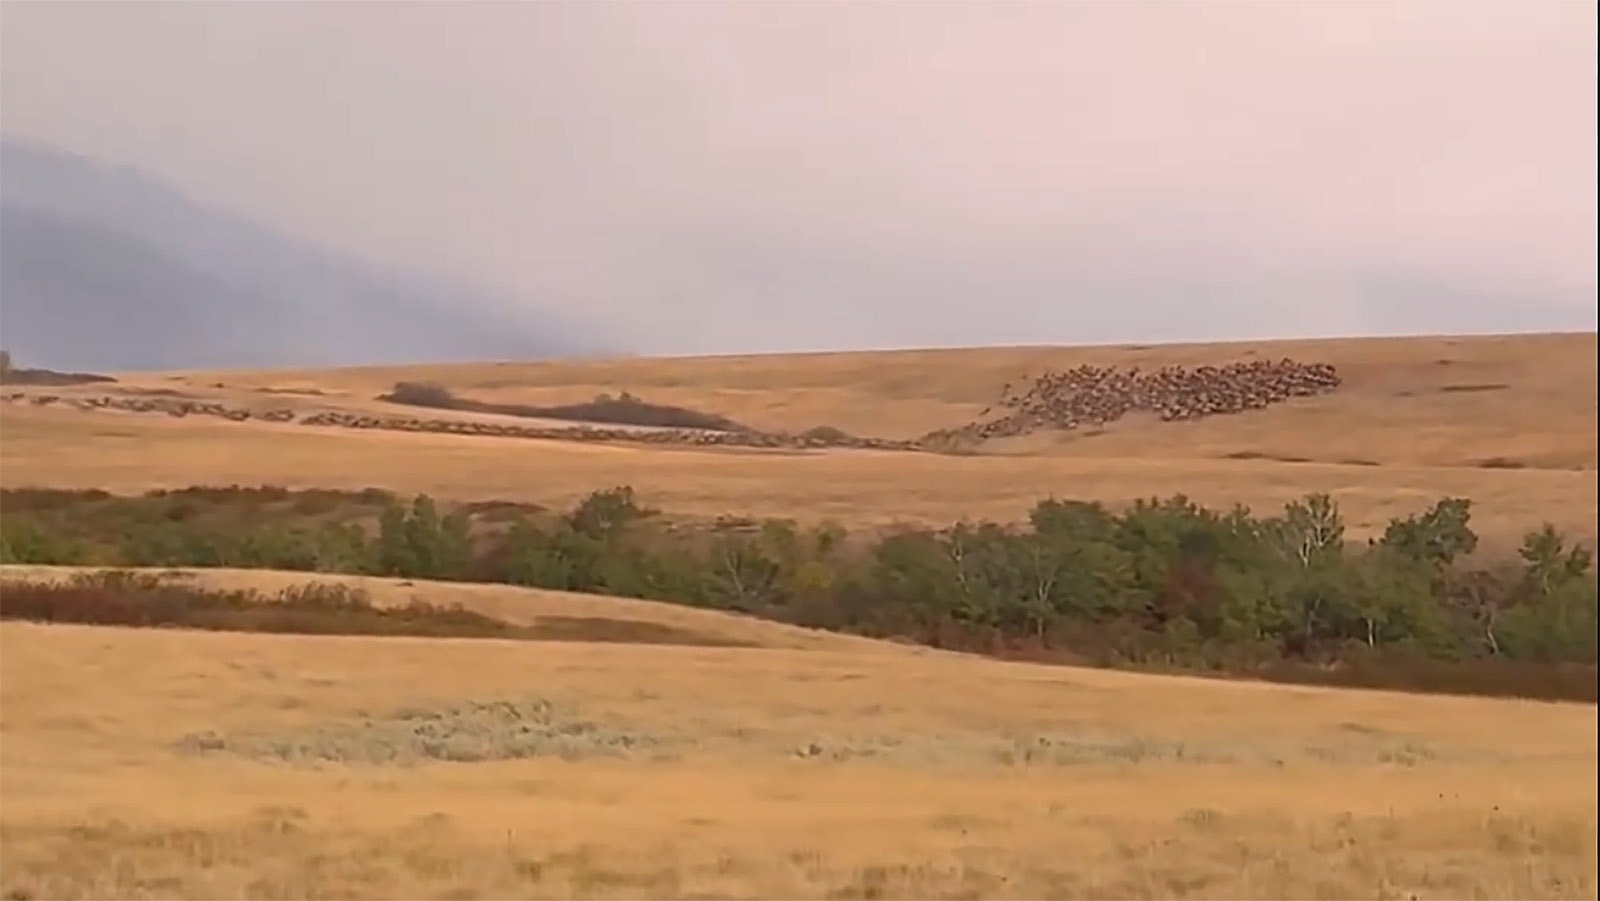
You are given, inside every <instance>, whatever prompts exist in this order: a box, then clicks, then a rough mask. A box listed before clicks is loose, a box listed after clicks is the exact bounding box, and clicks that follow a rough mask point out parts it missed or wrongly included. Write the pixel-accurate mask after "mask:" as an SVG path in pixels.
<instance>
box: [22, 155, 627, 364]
mask: <svg viewBox="0 0 1600 901" xmlns="http://www.w3.org/2000/svg"><path fill="white" fill-rule="evenodd" d="M508 306H510V305H509V304H508V303H506V302H505V301H503V300H500V299H497V298H495V297H493V296H490V295H488V294H487V293H485V292H484V291H482V290H481V289H477V288H474V287H470V286H465V285H458V284H450V283H448V282H446V281H444V280H441V279H438V278H434V277H431V276H428V275H425V274H422V273H417V272H405V271H398V270H395V269H391V268H387V267H383V266H380V265H376V264H373V263H369V262H366V261H363V260H359V259H355V258H352V257H350V256H347V255H344V254H342V253H340V252H338V251H335V250H332V249H329V248H324V247H319V246H316V245H314V244H311V243H309V242H305V241H301V240H299V239H297V238H294V237H292V236H290V235H287V234H284V233H281V232H278V231H275V230H274V229H272V228H270V227H268V226H265V225H262V224H259V223H255V222H251V221H249V220H247V219H244V218H242V217H239V216H235V215H233V214H231V213H228V212H226V211H222V210H218V209H214V208H208V207H205V206H202V205H200V204H199V203H196V202H195V201H193V200H191V199H189V198H187V197H185V196H184V195H183V194H182V193H180V192H179V191H178V190H177V189H175V188H173V187H171V186H169V185H167V184H165V183H163V182H161V181H159V180H157V179H155V178H153V177H151V176H149V175H146V174H143V173H140V172H137V171H134V170H131V169H126V168H118V167H114V166H110V165H106V164H103V163H100V162H96V161H93V160H89V159H85V158H83V157H78V156H74V155H72V154H68V153H64V152H61V151H57V150H53V149H47V148H41V147H38V146H35V145H31V144H24V143H20V142H14V141H5V142H3V144H0V344H3V345H4V346H5V348H6V349H7V350H9V351H10V352H11V353H12V355H13V356H14V357H15V359H16V362H17V364H18V365H28V366H47V367H51V368H55V369H88V370H115V369H178V368H213V367H276V366H321V365H335V364H373V363H391V362H394V363H398V362H420V361H427V360H435V361H444V360H483V359H532V358H540V357H552V356H565V355H571V354H578V353H590V352H596V351H601V350H609V349H613V348H608V347H606V346H605V345H604V344H603V343H602V342H600V341H599V340H597V339H596V337H595V336H593V335H591V334H587V333H585V330H584V329H583V328H582V327H580V326H578V325H576V324H574V323H571V322H567V321H564V320H562V319H561V318H559V317H557V316H555V315H553V314H547V313H542V312H533V311H529V312H506V311H505V310H506V308H507V307H508Z"/></svg>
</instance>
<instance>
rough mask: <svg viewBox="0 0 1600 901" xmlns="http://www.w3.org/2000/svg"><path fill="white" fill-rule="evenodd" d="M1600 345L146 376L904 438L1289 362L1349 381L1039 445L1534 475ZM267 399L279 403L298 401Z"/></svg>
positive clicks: (1288, 344) (1179, 348)
mask: <svg viewBox="0 0 1600 901" xmlns="http://www.w3.org/2000/svg"><path fill="white" fill-rule="evenodd" d="M1596 349H1597V345H1596V336H1595V335H1594V334H1592V333H1588V334H1561V335H1530V336H1505V337H1458V338H1400V339H1341V340H1323V341H1280V342H1259V343H1253V344H1242V343H1241V344H1198V345H1163V346H1159V347H1144V346H1140V347H1047V348H982V349H959V350H915V351H884V352H859V353H827V354H784V355H764V356H735V357H692V358H675V359H624V360H604V361H594V362H562V363H490V364H466V365H441V366H404V367H365V368H352V369H335V370H304V371H295V372H281V371H267V372H205V373H184V374H177V375H175V376H169V375H159V376H155V377H153V378H151V379H150V380H149V384H150V385H152V386H158V385H164V386H165V387H168V388H172V387H174V386H195V387H198V388H206V387H207V386H211V385H217V384H221V385H223V386H224V387H223V388H222V389H220V391H221V393H224V394H226V393H230V392H231V393H234V394H235V395H238V394H241V393H245V392H250V393H256V394H257V395H258V397H259V396H261V395H260V394H259V391H258V390H257V389H264V388H278V389H280V390H281V389H284V388H288V389H291V390H293V389H308V388H309V389H313V390H316V391H321V392H324V394H323V395H321V396H318V397H314V398H313V399H314V400H315V401H316V402H318V403H322V404H325V405H333V406H359V407H363V408H367V409H371V408H373V407H374V406H378V405H374V404H372V399H373V398H374V397H376V396H377V395H378V394H380V393H383V392H385V391H388V390H389V389H390V388H391V387H393V385H394V383H395V382H397V381H402V380H413V381H434V382H438V383H440V384H442V385H445V386H446V387H448V388H450V389H451V390H453V391H455V392H457V393H458V394H462V395H465V396H468V397H473V398H477V399H483V400H494V401H501V402H522V403H531V404H557V403H573V402H580V401H587V400H590V399H591V398H593V397H594V395H596V394H598V393H600V392H610V393H613V394H614V393H616V392H618V391H622V390H626V391H631V392H633V393H635V394H638V395H640V396H642V397H644V398H645V399H647V400H655V401H659V402H662V403H672V404H678V405H682V406H687V407H693V408H695V409H701V410H706V411H708V412H712V413H720V414H722V415H725V416H728V417H730V418H732V419H735V420H738V421H740V422H745V423H748V424H750V425H752V426H755V427H757V428H765V429H787V430H790V431H801V430H804V429H806V428H810V427H812V426H817V425H833V426H836V427H838V428H842V429H845V430H846V431H851V432H856V433H859V434H863V435H875V436H883V437H899V438H913V437H916V436H918V435H921V434H923V433H925V432H928V431H931V430H933V429H937V428H944V427H947V426H952V425H959V424H961V423H963V422H965V421H968V420H970V419H971V418H972V417H974V416H976V415H977V414H978V413H979V412H980V411H981V410H982V409H983V408H984V407H985V406H987V405H989V404H991V403H993V402H994V401H995V400H996V399H997V398H998V397H999V395H1000V390H1001V388H1002V386H1004V385H1005V384H1006V383H1007V382H1011V381H1014V380H1016V379H1018V378H1020V377H1022V376H1024V375H1026V374H1029V373H1032V374H1038V373H1040V372H1041V371H1043V370H1044V369H1046V368H1056V369H1061V368H1066V367H1070V366H1075V365H1078V364H1080V363H1095V364H1100V365H1120V366H1141V367H1144V368H1146V369H1150V368H1155V367H1159V366H1161V365H1164V364H1168V363H1172V364H1179V365H1186V366H1192V365H1198V364H1202V363H1224V362H1229V361H1234V360H1244V359H1250V358H1256V357H1259V358H1275V357H1279V356H1289V357H1293V358H1295V359H1298V360H1304V361H1321V362H1328V363H1333V364H1334V365H1336V366H1338V367H1339V371H1340V373H1341V374H1342V375H1343V376H1344V378H1345V385H1344V386H1343V387H1342V388H1341V390H1340V391H1338V392H1336V393H1335V394H1333V395H1330V396H1327V397H1322V398H1317V399H1310V400H1305V401H1300V402H1297V403H1295V404H1293V405H1291V406H1288V407H1279V408H1276V409H1270V410H1265V411H1260V412H1257V413H1252V414H1248V415H1243V416H1236V417H1228V418H1223V419H1212V420H1209V421H1204V422H1196V423H1181V424H1170V423H1156V422H1129V423H1124V424H1118V425H1113V426H1112V427H1110V428H1108V429H1107V430H1106V434H1104V435H1098V436H1094V437H1092V438H1086V437H1084V436H1082V435H1079V436H1076V437H1073V438H1070V439H1069V440H1066V441H1064V442H1060V443H1059V445H1058V446H1054V447H1051V448H1050V449H1051V450H1053V451H1056V452H1061V453H1068V454H1072V455H1081V456H1091V457H1118V456H1124V455H1128V454H1132V455H1134V456H1141V457H1143V456H1160V457H1178V458H1193V457H1202V458H1203V457H1210V456H1223V455H1226V454H1228V453H1234V452H1240V451H1244V452H1252V451H1254V452H1258V453H1261V454H1263V455H1266V456H1272V457H1300V458H1305V459H1310V460H1319V461H1323V462H1340V461H1342V460H1364V461H1370V462H1374V463H1395V464H1406V465H1434V466H1439V465H1443V466H1475V465H1477V464H1479V463H1480V462H1481V461H1482V460H1485V459H1488V458H1492V457H1496V456H1499V457H1504V458H1507V459H1515V460H1518V461H1520V462H1522V463H1523V464H1524V465H1527V466H1548V467H1554V468H1566V467H1587V468H1590V469H1593V468H1594V467H1595V465H1596V462H1597V439H1596V433H1595V429H1594V427H1593V425H1594V422H1595V407H1596ZM210 390H212V391H213V392H216V391H218V390H219V389H210ZM266 396H269V397H272V398H273V399H274V401H275V402H279V403H284V404H288V403H290V400H289V399H290V398H292V397H293V395H285V394H274V395H266ZM388 409H390V410H393V409H395V408H393V407H388ZM1047 444H1056V443H1054V442H1047Z"/></svg>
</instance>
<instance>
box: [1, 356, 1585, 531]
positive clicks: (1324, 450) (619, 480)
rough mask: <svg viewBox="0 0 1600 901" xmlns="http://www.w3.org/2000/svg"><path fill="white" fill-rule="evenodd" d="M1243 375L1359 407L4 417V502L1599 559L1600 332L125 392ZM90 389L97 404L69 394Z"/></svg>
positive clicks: (658, 366)
mask: <svg viewBox="0 0 1600 901" xmlns="http://www.w3.org/2000/svg"><path fill="white" fill-rule="evenodd" d="M1251 355H1254V356H1261V357H1273V356H1280V355H1287V356H1293V357H1296V358H1298V359H1306V360H1325V361H1329V362H1333V363H1335V364H1336V365H1338V366H1339V367H1340V371H1341V373H1342V374H1343V375H1344V377H1345V380H1346V381H1345V385H1344V386H1343V387H1341V388H1340V390H1339V391H1337V392H1335V393H1334V394H1331V395H1328V396H1324V397H1318V398H1307V399H1301V400H1297V401H1294V402H1291V403H1288V404H1284V405H1280V406H1277V407H1273V408H1270V409H1267V410H1261V411H1255V412H1251V413H1246V414H1241V415H1236V416H1227V417H1215V418H1211V419H1205V420H1200V421H1195V422H1184V423H1160V422H1153V421H1149V420H1148V419H1140V418H1130V419H1128V420H1125V421H1121V422H1118V423H1113V424H1111V425H1109V426H1107V427H1106V428H1105V429H1103V430H1099V432H1098V433H1091V432H1087V431H1085V432H1075V433H1068V434H1041V435H1034V436H1029V437H1026V438H1021V439H1013V440H1009V441H1001V442H995V443H993V444H992V445H991V446H990V447H988V448H987V449H985V451H984V452H983V453H981V454H978V455H975V456H969V457H948V456H936V455H929V454H903V453H885V452H869V451H816V452H795V451H788V452H784V451H741V450H728V449H717V450H709V449H689V448H682V447H671V446H596V445H590V444H579V443H568V442H542V441H529V440H523V439H507V438H494V437H484V436H455V435H441V434H426V433H423V434H415V433H394V432H367V431H354V430H349V429H340V428H319V427H306V426H299V425H287V424H285V425H274V424H270V423H263V422H257V421H250V422H244V423H234V422H227V421H223V420H217V419H213V418H211V417H188V418H186V419H171V418H168V417H165V416H160V415H156V416H149V415H134V414H122V413H111V412H81V411H77V410H72V409H60V408H46V407H32V406H13V405H7V408H6V409H4V410H3V412H0V436H3V439H0V483H3V484H5V485H7V486H10V487H17V486H24V485H30V486H48V487H63V488H69V487H78V488H102V489H105V490H110V491H118V492H127V491H143V490H148V489H150V488H159V487H165V488H176V487H183V486H187V485H194V484H216V483H239V484H253V485H258V484H263V483H271V484H280V485H284V486H287V487H324V488H364V487H369V486H372V487H381V488H387V489H391V490H395V491H400V492H428V493H431V494H434V495H435V496H438V497H445V498H451V499H506V500H526V501H535V502H539V503H545V504H550V505H566V504H570V503H572V502H573V501H575V500H577V499H579V498H581V497H582V496H584V495H586V494H587V493H589V492H590V491H593V490H595V489H597V488H602V487H606V486H610V485H616V484H631V485H633V486H634V487H635V488H636V489H637V490H638V491H639V493H640V495H641V497H642V498H643V499H644V500H645V501H646V502H647V503H650V504H652V505H655V506H658V507H660V508H662V509H664V510H667V511H669V512H671V513H676V514H685V515H720V514H736V515H754V516H789V517H795V518H797V519H800V520H810V521H815V520H818V519H824V518H831V519H835V520H837V521H839V522H840V523H842V524H845V525H848V526H854V527H873V526H881V525H885V524H888V523H892V522H896V521H905V522H919V523H944V522H949V521H951V520H954V519H957V518H960V517H981V518H989V519H996V520H1002V521H1004V520H1015V519H1017V518H1019V517H1021V516H1023V515H1025V514H1026V512H1027V511H1028V509H1029V508H1030V507H1031V506H1032V504H1033V503H1034V502H1035V501H1036V500H1038V499H1039V498H1040V497H1043V496H1045V495H1050V494H1054V495H1057V496H1062V497H1074V498H1082V499H1096V500H1103V501H1107V502H1110V503H1115V504H1120V503H1125V502H1127V501H1129V500H1131V499H1133V498H1136V497H1150V496H1153V495H1162V496H1166V495H1170V494H1173V493H1177V492H1184V493H1187V494H1188V495H1189V496H1191V497H1193V498H1194V499H1196V500H1198V501H1200V502H1202V503H1206V504H1208V505H1214V506H1219V507H1227V506H1229V505H1231V504H1234V503H1244V504H1249V505H1251V506H1254V507H1257V508H1262V509H1273V508H1276V507H1277V506H1279V505H1281V504H1282V503H1284V502H1286V501H1288V500H1292V499H1294V498H1297V497H1300V496H1302V495H1303V494H1305V493H1306V492H1310V491H1326V492H1329V493H1330V494H1332V495H1333V496H1334V497H1335V498H1336V499H1337V500H1338V501H1339V502H1340V504H1341V506H1342V508H1343V510H1344V512H1345V514H1346V518H1347V520H1348V522H1349V524H1350V526H1351V531H1352V533H1353V534H1354V535H1356V536H1363V535H1367V534H1370V533H1371V532H1372V531H1373V530H1374V529H1379V528H1381V527H1382V526H1383V525H1384V524H1385V523H1386V522H1387V521H1388V520H1389V519H1391V518H1393V517H1395V516H1397V515H1405V514H1408V513H1410V512H1413V511H1415V510H1417V509H1419V508H1420V507H1422V506H1423V505H1425V504H1427V503H1430V502H1431V501H1433V500H1435V499H1437V498H1438V497H1439V496H1441V495H1445V494H1450V495H1456V496H1466V497H1470V498H1472V499H1473V501H1474V503H1475V504H1476V507H1475V510H1474V525H1475V527H1476V528H1478V529H1479V531H1480V532H1481V533H1482V534H1483V535H1484V536H1485V538H1486V539H1487V540H1488V541H1489V543H1490V544H1491V545H1494V544H1500V545H1504V544H1509V543H1513V542H1515V540H1517V539H1518V538H1519V537H1520V536H1521V534H1522V532H1523V531H1524V530H1526V529H1528V528H1530V527H1532V526H1535V525H1537V524H1538V523H1539V522H1541V521H1545V520H1549V521H1551V522H1553V523H1555V524H1556V525H1558V526H1561V527H1563V528H1565V529H1567V530H1569V531H1570V532H1571V533H1573V534H1574V535H1575V536H1576V537H1579V538H1584V539H1588V540H1590V541H1593V540H1594V539H1595V537H1596V535H1595V530H1596V526H1595V522H1596V516H1597V505H1596V500H1595V498H1596V492H1597V488H1600V483H1597V480H1596V463H1597V438H1596V434H1597V432H1596V363H1595V361H1596V340H1595V336H1594V335H1593V334H1574V335H1545V336H1512V337H1485V338H1477V337H1473V338H1437V339H1389V340H1341V341H1296V342H1273V343H1261V344H1250V345H1246V344H1239V345H1221V344H1218V345H1175V346H1164V347H1144V348H1127V347H1123V348H1114V347H1113V348H1000V349H976V350H943V351H899V352H883V353H856V354H802V355H784V356H770V357H768V356H758V357H726V358H711V357H706V358H690V359H628V360H611V361H594V362H562V363H528V364H510V363H508V364H474V365H466V364H463V365H455V366H412V367H376V368H356V369H344V370H303V371H279V372H206V373H165V374H162V373H145V374H133V375H126V374H125V375H124V376H123V378H124V381H125V384H124V385H123V386H121V387H120V388H119V390H126V389H133V390H152V389H158V390H179V391H182V392H184V393H191V394H194V395H195V396H205V397H209V398H216V399H223V400H229V401H231V402H234V403H237V404H239V405H250V404H254V405H261V404H267V405H280V406H291V407H297V408H302V409H308V410H309V409H313V408H336V409H349V410H357V409H369V410H370V409H375V408H385V409H387V410H389V411H390V412H394V411H397V410H399V411H404V410H405V409H406V408H396V407H385V405H383V404H381V403H380V402H378V401H376V400H374V399H373V398H374V397H375V396H376V395H377V394H378V393H381V392H383V391H386V390H388V389H389V388H390V387H392V385H393V383H394V382H395V381H398V380H403V379H413V380H434V381H438V382H440V383H441V384H444V385H446V386H448V387H449V388H451V389H452V390H454V391H456V392H457V393H460V394H462V395H465V396H470V397H476V398H480V399H492V400H500V401H520V402H527V403H545V404H550V403H565V402H573V401H582V400H587V399H590V398H592V397H593V396H594V395H595V394H596V393H599V392H603V391H609V392H616V391H618V390H629V391H633V392H635V393H637V394H640V395H641V396H644V397H645V398H647V399H650V400H656V401H660V402H666V403H674V404H681V405H684V406H688V407H692V408H695V409H700V410H706V411H709V412H714V413H719V414H723V415H727V416H730V417H732V418H734V419H736V420H739V421H743V422H747V423H750V424H752V425H755V426H757V427H763V428H786V429H791V430H799V429H804V428H807V427H810V426H815V425H819V424H830V425H835V426H838V427H842V428H846V429H848V430H851V431H857V432H860V433H862V434H871V435H885V436H909V435H914V434H918V433H920V432H922V431H925V430H927V429H931V428H936V427H943V426H951V425H959V424H960V423H962V422H963V421H966V420H968V419H970V418H971V417H972V416H974V415H975V414H976V413H977V412H979V411H980V410H981V409H982V408H983V406H985V405H986V404H989V403H992V402H993V401H994V400H995V398H996V397H998V395H999V393H1000V390H1001V387H1002V385H1003V384H1004V383H1005V382H1007V381H1010V380H1013V379H1016V378H1018V377H1020V376H1021V375H1023V374H1024V373H1028V372H1033V373H1038V372H1039V371H1041V370H1042V369H1043V368H1045V367H1047V366H1049V367H1058V368H1059V367H1064V366H1071V365H1076V364H1077V363H1082V362H1094V363H1120V364H1125V365H1140V366H1144V367H1147V368H1148V367H1154V366H1159V365H1162V364H1164V363H1179V364H1191V365H1192V364H1196V363H1203V362H1222V361H1226V360H1236V359H1245V358H1248V357H1249V356H1251ZM78 390H82V391H91V392H92V391H100V390H103V386H90V387H89V388H85V389H60V390H59V391H56V389H52V391H54V392H55V393H61V394H67V395H70V394H72V393H73V392H74V391H78ZM264 392H270V393H264ZM294 392H300V393H294ZM434 413H437V414H438V415H440V416H445V417H448V416H449V415H451V414H449V413H447V412H445V411H429V415H433V414H434Z"/></svg>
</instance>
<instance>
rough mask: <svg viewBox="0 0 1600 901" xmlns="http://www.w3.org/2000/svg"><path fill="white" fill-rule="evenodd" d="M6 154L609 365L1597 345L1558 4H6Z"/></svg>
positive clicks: (1583, 70)
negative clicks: (514, 309) (1524, 334)
mask: <svg viewBox="0 0 1600 901" xmlns="http://www.w3.org/2000/svg"><path fill="white" fill-rule="evenodd" d="M0 25H3V27H0V34H3V48H0V50H3V52H0V116H3V129H4V131H5V132H6V133H7V134H9V135H13V136H17V137H21V138H25V139H33V140H39V141H45V142H49V143H51V144H55V145H57V146H61V147H65V148H68V149H70V150H73V151H76V152H80V153H85V154H90V155H94V156H98V157H102V158H106V159H111V160H117V161H122V162H125V163H128V164H130V165H134V166H138V167H140V168H142V169H146V170H148V171H151V172H154V173H157V174H159V175H161V176H163V177H165V178H168V179H170V180H171V181H172V182H173V183H175V184H177V185H179V186H181V187H182V188H183V189H184V190H185V191H188V192H190V193H191V194H193V195H195V196H198V197H202V198H205V199H206V200H207V201H210V202H214V203H218V204H222V205H225V206H229V207H231V208H233V209H236V210H239V211H241V212H244V213H248V214H250V215H255V216H258V217H260V218H262V219H264V220H266V221H270V222H272V223H274V224H276V225H278V226H281V227H284V228H287V229H290V230H292V231H294V232H296V233H298V234H300V235H302V236H305V237H308V238H311V239H314V240H317V241H322V242H326V243H329V244H333V245H337V246H340V247H343V248H348V249H351V250H353V251H356V252H360V253H363V254H367V255H370V256H372V257H374V258H376V259H379V260H384V261H390V262H405V263H407V264H422V265H425V266H428V267H431V268H433V269H434V270H436V271H439V272H441V273H445V274H448V275H450V276H454V277H468V278H471V279H474V280H476V281H478V282H480V283H482V284H485V285H488V286H490V287H492V288H493V289H494V290H496V291H498V292H502V293H504V294H506V295H509V296H512V297H515V298H518V300H517V301H516V302H518V303H521V304H526V305H528V306H530V307H542V308H545V309H549V310H553V311H557V312H562V311H565V312H571V313H574V314H583V315H585V316H586V317H588V318H590V319H598V320H601V321H603V322H605V323H607V325H608V327H609V328H611V329H612V333H611V334H610V335H609V336H608V337H610V338H612V339H613V343H616V344H620V345H625V346H632V347H634V348H636V349H638V350H639V351H642V352H650V353H665V352H683V353H688V352H713V351H715V352H728V351H765V350H788V349H805V348H818V349H820V348H840V347H887V346H905V345H929V344H932V345H952V344H977V343H1078V342H1092V341H1108V340H1126V341H1157V340H1177V339H1194V340H1207V339H1219V338H1251V337H1272V336H1289V335H1323V334H1382V333H1403V332H1419V331H1420V332H1469V331H1536V330H1547V329H1549V330H1554V329H1594V328H1595V327H1596V303H1595V292H1596V176H1595V172H1596V139H1595V134H1596V114H1595V108H1596V40H1595V31H1596V7H1595V5H1594V4H1592V3H1580V2H1562V0H1556V2H1503V3H1438V2H1415V3H1379V2H1366V3H1363V2H1324V3H1311V2H1286V0H1273V2H1186V3H1176V2H1157V0H1147V2H1138V3H1091V2H1060V3H1022V2H1012V3H1000V2H990V3H971V2H944V3H933V2H927V3H914V2H901V3H889V2H882V3H848V4H846V3H826V2H813V3H778V2H768V3H757V2H737V3H735V2H729V3H711V2H695V3H690V2H649V3H637V2H605V3H602V2H591V3H559V2H537V3H535V2H528V3H475V4H468V3H445V2H438V3H407V4H365V3H360V4H358V3H316V4H312V3H281V4H266V3H205V4H201V3H194V4H170V5H169V4H159V3H105V4H100V3H87V2H84V3H70V4H66V3H61V4H46V3H32V4H23V3H7V4H6V5H5V7H4V13H3V23H0Z"/></svg>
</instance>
